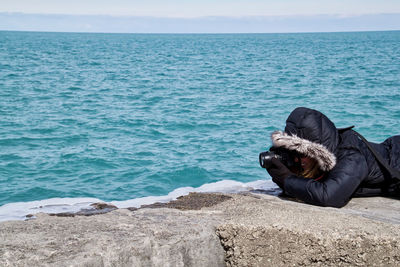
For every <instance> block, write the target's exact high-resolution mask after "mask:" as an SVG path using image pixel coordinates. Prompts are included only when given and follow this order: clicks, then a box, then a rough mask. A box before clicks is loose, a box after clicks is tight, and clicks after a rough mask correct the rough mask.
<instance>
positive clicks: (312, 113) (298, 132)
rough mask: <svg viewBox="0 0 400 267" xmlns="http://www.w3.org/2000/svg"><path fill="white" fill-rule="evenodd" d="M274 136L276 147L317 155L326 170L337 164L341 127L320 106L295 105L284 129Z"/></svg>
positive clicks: (321, 165) (315, 156) (273, 142)
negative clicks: (339, 130) (310, 107)
mask: <svg viewBox="0 0 400 267" xmlns="http://www.w3.org/2000/svg"><path fill="white" fill-rule="evenodd" d="M271 139H272V145H273V146H274V147H284V148H286V149H289V150H294V151H297V152H299V153H301V154H303V155H305V156H308V157H311V158H313V159H315V160H316V161H317V162H318V164H319V167H320V169H321V170H323V171H330V170H332V169H333V167H335V165H336V156H335V151H336V148H337V145H338V143H339V133H338V130H337V129H336V126H335V125H334V124H333V122H332V121H331V120H329V119H328V118H327V117H326V116H325V115H324V114H322V113H321V112H319V111H317V110H313V109H308V108H303V107H300V108H296V109H295V110H294V111H293V112H292V113H291V114H290V115H289V117H288V119H287V120H286V127H285V132H282V131H276V132H273V133H272V135H271Z"/></svg>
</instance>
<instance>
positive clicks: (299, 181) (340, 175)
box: [284, 148, 368, 208]
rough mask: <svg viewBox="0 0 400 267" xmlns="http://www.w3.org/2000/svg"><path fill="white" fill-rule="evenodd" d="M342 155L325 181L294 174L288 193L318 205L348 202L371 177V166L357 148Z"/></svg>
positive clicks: (346, 150)
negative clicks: (361, 184) (369, 170)
mask: <svg viewBox="0 0 400 267" xmlns="http://www.w3.org/2000/svg"><path fill="white" fill-rule="evenodd" d="M340 155H341V156H340V158H338V159H337V163H336V166H335V167H334V168H333V169H332V170H331V171H330V172H329V173H328V174H327V177H326V178H325V179H324V180H323V181H314V180H312V179H307V178H304V177H299V176H294V175H293V176H290V177H288V178H287V179H286V180H285V186H284V190H285V192H286V193H287V194H288V195H291V196H293V197H296V198H298V199H300V200H302V201H304V202H306V203H310V204H314V205H320V206H330V207H337V208H340V207H343V206H344V205H346V204H347V202H348V201H349V200H350V198H351V196H352V194H353V193H354V192H355V191H356V189H357V187H358V186H359V185H360V183H361V182H362V181H363V180H364V178H365V177H367V175H368V165H367V162H366V159H365V157H364V155H363V154H361V152H360V151H359V150H357V149H353V148H350V149H344V150H343V151H341V153H340Z"/></svg>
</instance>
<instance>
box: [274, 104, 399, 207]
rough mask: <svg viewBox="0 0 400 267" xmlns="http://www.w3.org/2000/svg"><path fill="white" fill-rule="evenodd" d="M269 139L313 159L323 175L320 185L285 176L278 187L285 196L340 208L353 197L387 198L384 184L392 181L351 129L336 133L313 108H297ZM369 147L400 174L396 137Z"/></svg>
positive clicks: (330, 124)
mask: <svg viewBox="0 0 400 267" xmlns="http://www.w3.org/2000/svg"><path fill="white" fill-rule="evenodd" d="M271 138H272V143H273V146H275V147H285V148H287V149H290V150H295V151H297V152H299V153H301V154H303V155H306V156H309V157H311V158H314V159H315V160H317V162H318V164H319V166H320V168H321V169H322V170H323V171H326V172H327V173H326V175H325V176H324V178H323V179H322V180H319V181H315V180H312V179H306V178H304V177H299V176H295V175H292V176H289V177H288V178H286V180H285V185H284V188H283V189H284V191H285V192H286V193H287V194H288V195H290V196H293V197H296V198H298V199H300V200H303V201H305V202H307V203H310V204H314V205H321V206H332V207H343V206H344V205H346V203H347V202H348V201H349V200H350V198H351V197H353V196H374V195H384V194H387V192H386V185H387V184H386V183H388V181H389V182H392V180H391V179H392V178H391V177H390V175H389V174H388V173H387V172H386V171H385V170H384V169H382V168H381V167H380V165H379V163H378V162H377V161H376V159H375V157H374V155H373V154H372V153H371V152H370V150H369V149H368V147H367V146H366V144H365V143H364V142H363V141H362V140H360V139H359V138H358V136H357V135H356V134H355V133H354V131H353V130H350V129H349V130H338V129H337V128H336V127H335V125H334V124H333V122H332V121H331V120H329V119H328V118H327V117H326V116H325V115H324V114H322V113H321V112H319V111H317V110H312V109H308V108H303V107H300V108H296V109H295V110H294V111H293V112H292V113H291V114H290V115H289V117H288V119H287V120H286V127H285V132H280V131H277V132H274V133H273V134H272V136H271ZM370 144H371V145H372V146H373V147H374V148H375V149H376V150H377V151H378V152H379V153H380V154H381V155H382V156H383V158H384V159H385V160H386V161H387V162H388V163H389V165H390V166H391V167H393V168H395V169H397V170H400V136H394V137H391V138H389V139H387V140H385V141H384V142H383V143H381V144H375V143H370Z"/></svg>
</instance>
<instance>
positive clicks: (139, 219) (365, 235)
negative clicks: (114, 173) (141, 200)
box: [0, 192, 400, 266]
mask: <svg viewBox="0 0 400 267" xmlns="http://www.w3.org/2000/svg"><path fill="white" fill-rule="evenodd" d="M100 207H103V208H100V209H99V210H102V209H103V210H104V209H108V208H110V209H111V208H112V207H106V206H101V205H100ZM399 238H400V201H399V200H393V199H387V198H379V197H377V198H360V199H353V200H352V201H351V202H350V203H349V204H348V205H347V206H346V207H344V208H341V209H336V208H323V207H316V206H311V205H307V204H303V203H299V202H296V201H291V200H288V199H284V198H281V197H278V196H276V195H274V194H272V195H269V194H262V193H260V192H258V193H246V194H217V193H215V194H209V193H208V194H205V193H204V194H201V193H192V194H190V195H188V196H185V197H181V198H179V199H177V200H176V201H172V202H169V203H159V204H155V205H152V206H145V207H142V208H140V209H116V210H112V211H109V212H107V213H104V214H98V215H95V216H75V217H57V216H50V215H48V214H37V218H36V219H33V220H28V221H9V222H2V223H0V266H288V265H305V266H310V265H311V266H342V265H347V266H349V265H351V266H357V265H369V266H371V265H374V266H398V265H399V264H400V241H399V240H400V239H399Z"/></svg>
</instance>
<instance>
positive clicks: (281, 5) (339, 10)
mask: <svg viewBox="0 0 400 267" xmlns="http://www.w3.org/2000/svg"><path fill="white" fill-rule="evenodd" d="M0 2H1V4H0V12H23V13H36V14H76V15H83V14H85V15H115V16H119V15H124V16H154V17H180V18H193V17H203V16H233V17H238V16H281V15H316V14H336V15H338V14H339V15H344V16H348V15H360V14H378V13H400V0H0Z"/></svg>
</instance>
